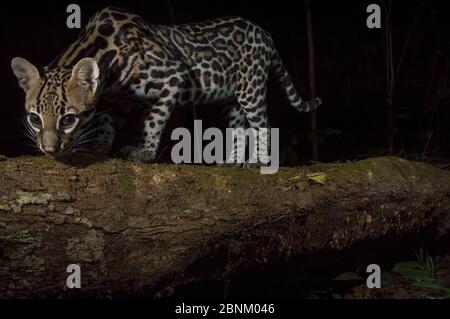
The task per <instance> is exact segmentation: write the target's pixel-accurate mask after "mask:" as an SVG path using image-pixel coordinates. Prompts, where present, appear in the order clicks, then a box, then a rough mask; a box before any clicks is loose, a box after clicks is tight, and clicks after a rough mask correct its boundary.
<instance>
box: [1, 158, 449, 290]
mask: <svg viewBox="0 0 450 319" xmlns="http://www.w3.org/2000/svg"><path fill="white" fill-rule="evenodd" d="M314 174H316V175H314ZM449 211H450V173H449V172H448V171H443V170H439V169H437V168H434V167H432V166H428V165H426V164H422V163H415V162H410V161H406V160H403V159H400V158H395V157H385V158H373V159H368V160H364V161H359V162H349V163H345V164H317V165H314V166H308V167H298V168H283V169H281V170H280V171H279V172H278V173H277V174H274V175H260V174H259V170H248V169H239V168H229V167H207V166H194V165H189V166H185V165H156V164H155V165H143V164H136V163H131V162H126V161H122V160H115V159H103V160H98V159H94V158H85V157H83V158H78V159H76V160H75V159H73V160H72V162H71V163H69V162H66V163H58V162H56V161H54V160H51V159H49V158H46V157H22V158H17V159H6V158H3V160H1V161H0V297H3V298H5V297H33V296H34V297H36V296H38V297H58V296H62V297H68V296H73V294H76V293H78V292H79V293H82V294H83V296H86V295H89V294H91V295H93V296H118V295H122V296H123V295H135V296H136V295H137V296H140V295H143V294H145V296H153V297H157V296H161V295H163V294H165V293H170V292H171V291H173V289H176V287H177V286H179V285H182V284H186V283H190V282H194V281H196V280H202V279H207V278H222V277H221V276H224V274H225V273H229V272H230V271H236V270H238V269H242V267H245V266H249V265H255V264H257V263H272V262H276V261H279V260H283V259H284V260H286V259H288V258H290V257H292V256H299V255H301V254H306V253H311V252H319V251H324V250H330V249H331V250H342V249H345V248H348V247H350V246H351V245H352V244H354V243H356V242H358V241H361V240H364V239H378V238H383V237H384V236H390V235H402V234H406V233H410V232H421V231H424V230H425V229H430V228H433V229H435V230H436V231H437V232H440V233H441V234H446V233H447V232H448V230H449V228H450V226H449V224H450V222H449V219H450V218H449ZM224 252H226V253H225V254H224ZM224 256H225V257H224ZM227 256H228V258H229V257H230V256H231V257H232V260H233V263H232V265H230V264H229V262H227V260H228V259H227ZM69 264H78V265H80V267H81V282H82V287H81V289H68V288H67V287H66V279H67V276H68V275H69V274H68V273H67V272H66V268H67V266H68V265H69ZM75 291H76V292H75Z"/></svg>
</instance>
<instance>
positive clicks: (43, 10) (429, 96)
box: [0, 0, 450, 165]
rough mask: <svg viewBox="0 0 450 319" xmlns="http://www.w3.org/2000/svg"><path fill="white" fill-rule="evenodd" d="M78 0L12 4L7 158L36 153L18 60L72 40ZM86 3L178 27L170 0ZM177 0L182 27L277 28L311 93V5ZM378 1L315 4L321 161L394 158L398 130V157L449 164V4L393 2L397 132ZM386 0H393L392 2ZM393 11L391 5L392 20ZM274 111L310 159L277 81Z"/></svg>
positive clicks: (4, 51) (7, 30)
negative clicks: (27, 131) (222, 21)
mask: <svg viewBox="0 0 450 319" xmlns="http://www.w3.org/2000/svg"><path fill="white" fill-rule="evenodd" d="M70 3H71V2H68V1H39V2H37V1H36V2H25V3H23V2H19V1H15V2H14V1H9V2H8V3H6V2H4V3H2V10H1V13H0V14H1V20H0V23H1V30H2V34H1V65H0V68H1V72H0V77H1V97H2V103H1V105H0V154H5V155H8V156H17V155H21V154H25V153H27V152H28V151H27V149H26V147H24V145H25V138H24V136H23V133H22V130H23V129H22V125H21V121H20V119H21V115H22V114H23V100H24V95H23V93H22V91H21V89H20V88H19V87H18V85H17V80H16V79H15V77H14V75H13V74H12V72H11V70H10V60H11V59H12V58H13V57H14V56H22V57H25V58H27V59H28V60H30V61H31V62H32V63H34V64H36V65H38V66H43V65H46V64H48V63H49V62H50V61H51V60H52V59H53V58H54V57H55V56H56V55H57V54H58V53H59V52H60V51H61V50H63V49H64V48H65V47H66V46H67V45H68V44H70V42H71V41H73V40H74V39H75V38H76V37H77V35H78V33H79V30H77V29H72V30H71V29H68V28H67V27H66V18H67V16H68V13H66V7H67V5H68V4H70ZM76 3H77V4H79V5H80V6H81V13H82V22H83V25H85V24H86V22H87V21H88V19H89V18H90V17H91V16H92V15H93V14H94V13H95V12H96V11H97V10H99V9H101V8H103V7H105V6H108V5H114V6H119V7H122V8H126V9H129V10H130V11H133V12H134V13H137V14H139V15H141V16H143V17H145V18H146V19H147V20H148V21H149V22H151V23H155V24H171V23H172V18H171V14H170V5H169V2H168V0H159V1H156V0H153V1H148V0H145V1H144V0H139V1H127V2H125V1H76ZM170 3H171V7H172V12H173V17H174V20H175V22H176V23H185V22H195V21H200V20H205V19H210V18H214V17H218V16H225V15H239V16H242V17H245V18H248V19H250V20H252V21H254V22H256V23H257V24H259V25H260V26H262V27H263V28H265V29H266V30H268V31H270V32H271V33H272V35H273V38H274V39H275V43H276V46H277V48H278V50H279V51H280V54H281V57H282V58H283V60H284V61H285V64H286V65H287V67H288V70H289V71H290V74H291V76H292V77H293V80H294V83H295V84H296V86H297V88H298V90H299V91H300V92H301V94H302V95H303V96H305V97H308V92H309V84H308V48H307V35H306V23H305V6H304V2H303V1H292V0H290V1H265V2H261V1H243V0H228V1H221V0H220V1H203V0H202V1H186V0H171V2H170ZM369 3H377V4H379V5H380V6H382V2H381V1H375V0H372V1H362V0H361V1H325V0H312V18H313V25H314V41H315V52H316V56H315V59H316V78H317V94H318V95H319V96H320V97H322V98H323V100H324V101H325V103H324V105H323V106H322V107H321V109H320V111H319V113H318V127H319V142H320V152H319V155H320V156H319V159H320V160H322V161H336V160H345V159H355V158H363V157H367V156H374V155H382V154H386V153H387V152H388V147H387V146H388V145H387V139H388V136H389V135H392V136H393V137H394V149H393V152H394V153H395V154H396V155H401V156H405V157H408V158H414V159H421V160H434V161H442V158H445V157H446V156H447V157H448V156H449V154H448V151H447V149H448V148H449V147H448V145H449V143H448V140H447V138H448V137H449V136H450V134H449V133H450V128H449V127H450V125H449V124H450V111H449V103H450V88H449V84H448V77H449V76H448V74H449V72H448V70H449V67H450V63H449V58H448V57H449V49H450V28H449V22H448V21H449V18H448V11H447V10H446V7H445V5H444V4H445V2H444V1H442V2H440V1H433V0H429V1H423V0H421V1H419V0H412V1H407V2H406V1H399V0H394V1H393V2H392V10H391V21H392V29H391V30H392V42H393V54H394V63H395V66H396V67H397V65H398V62H399V61H402V63H401V66H400V68H399V71H398V75H397V77H396V81H395V87H394V91H393V111H392V121H393V124H394V125H393V127H392V129H391V130H389V129H388V116H387V109H386V100H387V89H386V45H385V30H386V29H385V25H384V19H383V18H382V19H383V27H382V29H379V30H374V29H373V30H370V29H368V28H367V27H366V18H367V16H368V14H367V13H366V7H367V5H368V4H369ZM385 3H386V4H387V5H388V4H389V0H386V1H385ZM382 7H383V6H382ZM385 14H386V10H383V17H384V15H385ZM405 44H406V45H405ZM402 57H403V58H402ZM217 114H219V112H217V111H216V110H215V109H214V110H213V109H211V108H198V110H197V117H198V118H202V119H212V120H209V122H207V123H208V125H218V124H217V123H216V121H218V120H217V119H216V118H218V116H217ZM269 117H270V119H269V120H270V122H271V124H272V127H279V128H280V130H281V142H282V156H283V158H284V163H285V164H288V165H295V164H297V163H300V162H303V161H308V160H310V159H311V152H310V149H311V138H310V136H309V132H310V123H309V118H310V117H309V115H308V114H305V113H298V112H296V111H295V110H294V109H293V108H291V107H290V106H289V105H288V103H287V102H285V101H284V100H283V99H282V97H281V92H280V90H279V89H278V88H277V87H276V85H274V83H272V82H271V83H270V87H269ZM192 120H193V112H192V110H177V111H176V112H175V114H174V116H173V118H172V119H171V124H170V126H169V130H170V127H172V128H173V127H176V126H180V125H182V126H187V127H191V126H192ZM166 135H167V134H166ZM165 140H166V141H167V136H166V137H165ZM163 148H164V146H163V147H162V149H163ZM166 152H167V151H166ZM169 153H170V152H169Z"/></svg>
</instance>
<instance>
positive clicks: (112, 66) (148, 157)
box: [12, 7, 321, 162]
mask: <svg viewBox="0 0 450 319" xmlns="http://www.w3.org/2000/svg"><path fill="white" fill-rule="evenodd" d="M12 68H13V71H14V73H15V75H16V76H17V77H18V79H19V83H20V85H21V87H22V88H23V89H24V90H25V92H26V103H25V107H26V111H27V114H28V117H27V119H28V124H29V125H31V128H32V131H33V132H34V135H35V137H36V142H37V144H38V146H39V148H40V149H41V150H42V151H43V152H44V153H47V154H51V155H54V156H58V155H61V154H65V153H67V152H68V151H73V150H76V149H78V148H80V147H81V146H82V145H83V144H85V143H88V142H91V141H92V140H94V141H95V142H97V147H96V148H97V150H100V151H103V152H108V151H109V149H110V147H111V144H112V142H113V139H114V136H115V134H116V132H117V131H118V130H119V128H120V124H121V123H122V122H123V118H120V117H116V116H113V115H112V114H109V113H102V114H100V115H98V112H97V113H96V111H97V109H96V108H97V105H98V104H99V105H100V104H102V103H109V104H111V103H113V104H115V105H117V110H120V111H121V112H122V114H124V117H125V118H126V116H127V114H129V112H131V111H132V110H133V109H135V108H141V109H142V110H143V112H142V114H143V116H142V123H141V124H142V128H143V129H142V131H141V133H140V136H139V137H138V138H137V142H136V144H135V145H130V146H126V147H124V148H123V149H122V151H121V153H122V154H123V155H124V156H126V157H129V158H132V159H134V160H138V161H143V162H151V161H154V160H155V156H156V153H157V150H158V147H159V144H160V138H161V134H162V132H163V130H164V128H165V126H166V123H167V121H168V119H169V117H170V114H171V112H172V111H173V109H174V107H175V106H180V107H184V106H192V105H197V104H207V103H212V102H223V103H224V104H226V105H227V106H228V109H229V113H228V123H229V125H228V126H229V127H244V126H247V127H252V128H256V129H258V128H267V127H268V126H269V124H268V120H267V102H266V88H267V80H268V77H269V74H272V75H273V76H274V77H275V78H276V79H277V81H278V83H279V84H280V86H281V88H282V89H283V91H284V93H285V95H286V97H287V99H288V100H289V101H290V103H291V104H292V106H293V107H295V108H296V109H297V110H298V111H301V112H309V111H312V110H314V109H316V108H317V106H319V105H320V103H321V102H320V99H318V98H316V99H313V100H312V101H309V102H306V101H303V100H302V99H301V97H300V96H299V94H298V93H297V91H296V90H295V88H294V86H293V84H292V81H291V78H290V77H289V75H288V73H287V70H286V68H285V66H284V64H283V63H282V61H281V59H280V57H279V55H278V53H277V51H276V49H275V47H274V44H273V41H272V38H271V36H270V35H269V33H267V32H266V31H264V30H263V29H262V28H260V27H259V26H257V25H255V24H253V23H252V22H249V21H247V20H245V19H243V18H239V17H226V18H219V19H215V20H211V21H205V22H201V23H195V24H184V25H176V26H161V25H153V24H149V23H147V22H146V21H145V20H143V19H142V18H141V17H139V16H137V15H134V14H131V13H129V12H126V11H124V10H122V9H118V8H110V7H108V8H105V9H103V10H101V11H99V12H98V13H97V14H96V15H95V16H94V17H92V18H91V20H90V21H89V23H88V24H87V25H86V27H85V28H84V30H83V31H82V33H81V35H80V36H79V38H78V39H77V40H76V41H75V42H74V43H73V44H72V45H70V46H69V47H68V48H67V49H66V50H65V51H63V52H62V53H61V54H60V55H59V56H58V57H57V58H56V59H55V60H54V61H53V62H52V63H51V64H50V65H48V66H47V67H44V68H42V69H40V70H38V69H37V68H36V67H34V66H33V65H32V64H31V63H30V62H28V61H27V60H25V59H22V58H15V59H13V61H12ZM94 119H95V123H97V125H93V124H92V123H94ZM39 122H40V123H39ZM94 130H98V132H97V133H99V134H97V136H96V137H95V138H91V136H92V135H91V133H92V132H93V131H94ZM90 132H91V133H90Z"/></svg>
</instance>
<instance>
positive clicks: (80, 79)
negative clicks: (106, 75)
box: [70, 58, 100, 93]
mask: <svg viewBox="0 0 450 319" xmlns="http://www.w3.org/2000/svg"><path fill="white" fill-rule="evenodd" d="M99 76H100V70H99V68H98V65H97V62H95V60H94V59H91V58H84V59H81V60H80V61H79V62H78V63H77V64H76V65H75V66H74V67H73V69H72V77H71V78H70V84H71V85H73V86H76V87H78V88H80V89H82V90H86V91H90V92H91V93H95V91H97V87H98V78H99Z"/></svg>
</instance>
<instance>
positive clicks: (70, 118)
mask: <svg viewBox="0 0 450 319" xmlns="http://www.w3.org/2000/svg"><path fill="white" fill-rule="evenodd" d="M76 121H77V117H76V115H75V114H67V115H64V116H63V117H62V118H61V121H60V122H61V125H62V126H63V127H70V126H72V125H74V124H75V123H76Z"/></svg>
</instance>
